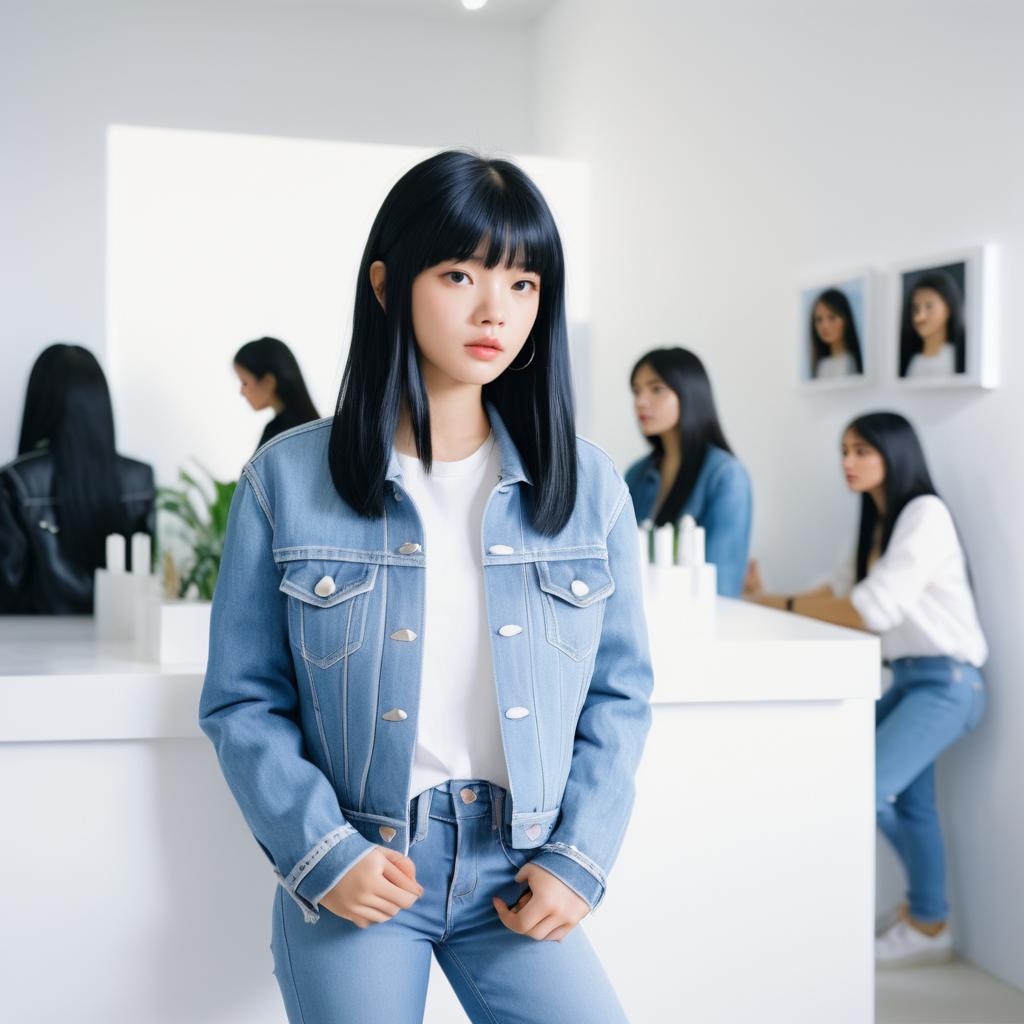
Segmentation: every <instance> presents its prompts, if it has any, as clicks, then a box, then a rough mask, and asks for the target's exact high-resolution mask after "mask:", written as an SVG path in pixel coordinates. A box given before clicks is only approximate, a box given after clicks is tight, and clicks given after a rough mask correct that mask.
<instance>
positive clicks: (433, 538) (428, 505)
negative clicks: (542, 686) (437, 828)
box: [395, 433, 509, 799]
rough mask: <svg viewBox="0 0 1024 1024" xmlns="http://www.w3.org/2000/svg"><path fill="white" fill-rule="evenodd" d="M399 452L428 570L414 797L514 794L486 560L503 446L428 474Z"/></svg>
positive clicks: (490, 442) (436, 466)
mask: <svg viewBox="0 0 1024 1024" xmlns="http://www.w3.org/2000/svg"><path fill="white" fill-rule="evenodd" d="M395 454H396V455H397V456H398V462H399V465H400V467H401V470H402V478H403V480H402V482H403V485H404V487H405V490H406V491H407V492H408V494H409V496H410V497H411V498H412V500H413V503H414V504H415V506H416V510H417V512H419V515H420V520H421V521H422V523H423V554H424V560H425V564H426V569H425V572H426V580H425V583H426V591H425V614H424V621H423V635H422V640H423V655H422V657H423V662H422V674H421V681H422V682H421V689H420V710H419V724H418V727H417V731H416V750H415V754H414V756H413V764H412V778H411V779H410V782H409V797H410V799H411V798H412V797H414V796H416V795H417V794H418V793H422V792H423V791H424V790H425V789H429V788H430V787H431V786H436V785H437V784H438V783H440V782H444V781H445V780H446V779H487V780H488V781H489V782H493V783H495V784H497V785H499V786H502V787H503V788H505V789H508V786H509V780H508V769H507V768H506V766H505V752H504V747H503V746H502V740H501V725H500V721H499V716H498V696H497V691H496V689H495V683H494V665H493V661H492V657H491V638H490V633H489V630H488V625H487V605H486V598H485V594H484V569H483V562H482V560H481V555H480V543H481V541H480V537H481V530H482V526H483V516H484V508H485V506H486V505H487V499H488V498H489V497H490V495H491V491H492V490H493V489H494V487H495V485H496V484H497V482H498V476H499V473H500V471H501V459H500V451H499V449H498V445H497V444H496V442H495V438H494V434H493V433H491V434H489V435H488V437H487V440H486V441H485V442H484V443H483V444H482V445H481V446H480V447H479V448H478V449H477V450H476V451H475V452H473V454H472V455H469V456H467V457H466V458H464V459H459V460H457V461H455V462H439V461H438V460H437V459H435V460H434V463H433V466H432V468H431V473H430V475H429V476H428V475H427V474H426V473H424V471H423V464H422V463H421V462H420V460H419V459H418V458H416V457H415V456H412V455H403V454H402V453H401V452H398V451H397V450H396V452H395Z"/></svg>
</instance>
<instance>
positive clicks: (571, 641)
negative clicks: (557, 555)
mask: <svg viewBox="0 0 1024 1024" xmlns="http://www.w3.org/2000/svg"><path fill="white" fill-rule="evenodd" d="M536 567H537V579H538V582H539V584H540V589H541V591H542V592H543V604H544V631H545V635H546V637H547V641H548V643H550V644H551V645H552V646H553V647H556V648H557V649H558V650H560V651H561V652H562V653H563V654H566V655H568V656H569V657H570V658H571V659H572V660H573V661H583V660H584V659H585V658H587V657H588V656H589V655H590V654H591V652H592V651H593V649H594V646H595V645H596V644H597V641H598V638H599V637H600V635H601V622H602V619H603V617H604V607H605V602H606V599H607V598H608V597H610V596H611V594H612V593H613V592H614V590H615V580H614V579H613V578H612V574H611V571H610V569H609V567H608V563H607V562H606V561H605V560H604V559H602V558H570V559H560V560H542V561H538V562H537V563H536Z"/></svg>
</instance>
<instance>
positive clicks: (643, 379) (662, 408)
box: [631, 363, 679, 437]
mask: <svg viewBox="0 0 1024 1024" xmlns="http://www.w3.org/2000/svg"><path fill="white" fill-rule="evenodd" d="M631 387H632V389H633V410H634V411H635V412H636V418H637V420H638V421H639V423H640V429H641V431H643V433H644V436H646V437H652V436H654V435H656V434H664V433H666V432H667V431H669V430H675V429H676V427H678V425H679V396H678V395H677V394H676V393H675V392H674V391H673V390H672V389H671V388H670V387H669V386H668V385H667V384H666V383H665V382H664V381H663V380H662V379H661V377H659V376H658V374H657V373H655V371H654V369H653V368H652V367H650V366H648V365H647V363H642V364H641V365H640V367H639V368H638V369H637V371H636V374H635V375H634V376H633V382H632V384H631Z"/></svg>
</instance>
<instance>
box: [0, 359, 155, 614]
mask: <svg viewBox="0 0 1024 1024" xmlns="http://www.w3.org/2000/svg"><path fill="white" fill-rule="evenodd" d="M154 499H155V486H154V478H153V468H152V466H150V465H148V464H147V463H144V462H138V461H136V460H135V459H129V458H126V457H125V456H123V455H119V454H118V453H117V450H116V448H115V446H114V414H113V409H112V407H111V403H110V392H109V390H108V388H107V381H106V378H105V377H104V375H103V370H102V369H101V368H100V365H99V363H98V362H97V361H96V357H95V356H94V355H93V354H92V353H91V352H90V351H89V350H88V349H86V348H83V347H82V346H81V345H68V344H56V345H51V346H49V348H47V349H45V350H44V351H43V352H42V353H41V354H40V356H39V358H38V359H36V362H35V365H34V366H33V367H32V373H31V375H30V376H29V382H28V392H27V394H26V396H25V411H24V416H23V418H22V425H21V440H20V442H19V445H18V457H17V458H16V459H14V460H13V461H12V462H9V463H7V465H6V466H2V467H0V613H5V614H14V615H32V614H43V615H70V614H90V613H91V612H92V610H93V573H94V572H95V570H96V569H98V568H101V567H103V565H104V564H105V558H106V553H105V540H106V537H107V535H108V534H111V533H119V534H122V535H124V536H125V538H126V539H127V538H128V537H130V536H131V534H133V533H136V532H141V533H148V534H149V535H150V536H152V535H153V532H154V518H155V517H154ZM126 548H128V549H129V555H128V557H129V558H130V545H129V544H126Z"/></svg>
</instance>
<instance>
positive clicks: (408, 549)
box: [398, 540, 423, 555]
mask: <svg viewBox="0 0 1024 1024" xmlns="http://www.w3.org/2000/svg"><path fill="white" fill-rule="evenodd" d="M422 550H423V548H421V547H420V546H419V544H416V543H414V542H413V541H411V540H407V541H406V542H405V543H404V544H403V545H402V546H401V547H400V548H399V549H398V553H399V554H401V555H415V554H416V552H417V551H422Z"/></svg>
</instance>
